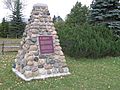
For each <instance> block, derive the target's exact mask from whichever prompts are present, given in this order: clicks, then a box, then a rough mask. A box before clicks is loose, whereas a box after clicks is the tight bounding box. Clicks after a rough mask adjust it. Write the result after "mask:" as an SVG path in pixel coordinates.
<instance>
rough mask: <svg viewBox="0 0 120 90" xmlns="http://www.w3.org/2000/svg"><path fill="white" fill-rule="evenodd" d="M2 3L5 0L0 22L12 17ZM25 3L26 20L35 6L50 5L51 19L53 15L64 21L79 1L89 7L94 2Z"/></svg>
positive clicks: (50, 0)
mask: <svg viewBox="0 0 120 90" xmlns="http://www.w3.org/2000/svg"><path fill="white" fill-rule="evenodd" d="M2 1H3V0H0V22H1V20H2V18H3V17H7V16H9V15H10V11H9V10H7V9H5V6H4V4H3V2H2ZM24 1H25V4H26V6H25V9H24V11H23V14H24V16H25V18H29V16H30V13H31V11H32V7H33V5H34V4H36V3H45V4H47V5H48V8H49V11H50V14H51V17H53V15H56V16H58V15H59V16H61V17H62V18H63V19H65V17H66V15H67V14H69V13H70V10H71V9H72V7H73V5H75V3H76V2H77V1H79V2H81V3H82V4H83V5H87V6H89V5H90V4H91V2H92V0H24Z"/></svg>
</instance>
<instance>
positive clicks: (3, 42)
mask: <svg viewBox="0 0 120 90" xmlns="http://www.w3.org/2000/svg"><path fill="white" fill-rule="evenodd" d="M2 55H4V41H3V43H2Z"/></svg>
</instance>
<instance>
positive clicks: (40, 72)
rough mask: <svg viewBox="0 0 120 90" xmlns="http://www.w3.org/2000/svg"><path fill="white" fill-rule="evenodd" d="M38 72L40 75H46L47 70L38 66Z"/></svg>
mask: <svg viewBox="0 0 120 90" xmlns="http://www.w3.org/2000/svg"><path fill="white" fill-rule="evenodd" d="M39 74H40V75H46V74H47V70H45V69H44V68H42V69H41V68H40V69H39Z"/></svg>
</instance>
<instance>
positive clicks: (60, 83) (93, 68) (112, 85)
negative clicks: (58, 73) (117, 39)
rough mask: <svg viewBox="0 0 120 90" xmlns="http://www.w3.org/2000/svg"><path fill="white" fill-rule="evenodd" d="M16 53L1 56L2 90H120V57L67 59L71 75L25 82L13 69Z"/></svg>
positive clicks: (0, 87)
mask: <svg viewBox="0 0 120 90" xmlns="http://www.w3.org/2000/svg"><path fill="white" fill-rule="evenodd" d="M15 56H16V53H7V54H6V55H4V56H0V90H120V58H119V57H116V58H112V57H107V58H104V59H94V60H93V59H78V60H75V59H74V58H70V57H66V59H67V64H68V66H69V68H70V72H71V75H69V76H65V77H57V78H49V79H46V80H33V81H30V82H25V81H23V80H21V79H20V78H19V77H17V76H16V75H15V74H14V73H13V72H12V70H11V68H12V62H13V61H14V59H15Z"/></svg>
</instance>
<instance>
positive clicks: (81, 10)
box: [66, 2, 89, 26]
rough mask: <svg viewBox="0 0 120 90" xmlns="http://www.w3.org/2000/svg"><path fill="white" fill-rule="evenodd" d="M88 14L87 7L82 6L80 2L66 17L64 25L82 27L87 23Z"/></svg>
mask: <svg viewBox="0 0 120 90" xmlns="http://www.w3.org/2000/svg"><path fill="white" fill-rule="evenodd" d="M88 13H89V10H88V7H86V6H82V4H81V2H76V4H75V6H74V7H73V8H72V9H71V12H70V14H68V15H67V19H66V24H68V25H69V26H76V25H78V26H79V25H82V24H83V23H85V22H86V21H87V16H88Z"/></svg>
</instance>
